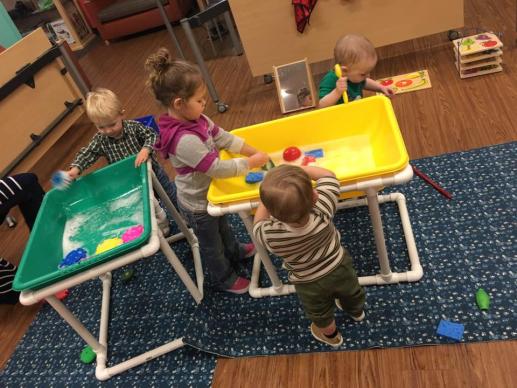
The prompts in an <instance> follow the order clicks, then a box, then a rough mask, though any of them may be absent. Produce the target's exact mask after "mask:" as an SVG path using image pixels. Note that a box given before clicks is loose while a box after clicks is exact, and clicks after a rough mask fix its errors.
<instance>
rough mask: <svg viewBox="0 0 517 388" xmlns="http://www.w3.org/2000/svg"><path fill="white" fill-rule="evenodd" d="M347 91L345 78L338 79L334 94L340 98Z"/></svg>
mask: <svg viewBox="0 0 517 388" xmlns="http://www.w3.org/2000/svg"><path fill="white" fill-rule="evenodd" d="M346 90H347V77H341V78H338V80H337V81H336V92H338V94H339V95H340V96H341V95H342V94H343V93H344V92H345V91H346Z"/></svg>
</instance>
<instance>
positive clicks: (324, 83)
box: [319, 70, 366, 104]
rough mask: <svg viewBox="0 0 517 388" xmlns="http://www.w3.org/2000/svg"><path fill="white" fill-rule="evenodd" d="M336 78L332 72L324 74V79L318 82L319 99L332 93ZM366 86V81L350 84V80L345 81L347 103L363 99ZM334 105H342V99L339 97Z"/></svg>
mask: <svg viewBox="0 0 517 388" xmlns="http://www.w3.org/2000/svg"><path fill="white" fill-rule="evenodd" d="M337 80H338V78H337V77H336V74H335V73H334V71H332V70H331V71H329V72H328V73H327V74H325V77H323V79H322V80H321V82H320V91H319V97H320V99H322V98H323V97H325V96H326V95H327V94H329V93H330V92H331V91H333V90H334V89H335V88H336V82H337ZM365 84H366V81H361V82H359V83H355V82H351V81H350V80H348V81H347V94H348V101H355V100H358V99H360V98H362V97H363V89H364V85H365ZM336 104H343V97H340V98H339V100H337V103H336Z"/></svg>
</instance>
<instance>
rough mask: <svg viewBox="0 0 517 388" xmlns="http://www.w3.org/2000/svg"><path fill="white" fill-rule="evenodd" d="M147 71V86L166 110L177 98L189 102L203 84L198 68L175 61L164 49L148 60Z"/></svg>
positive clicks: (181, 61) (146, 63) (184, 62)
mask: <svg viewBox="0 0 517 388" xmlns="http://www.w3.org/2000/svg"><path fill="white" fill-rule="evenodd" d="M145 69H146V70H147V71H148V72H149V77H148V78H147V82H146V83H147V86H148V87H149V88H150V89H151V91H152V92H153V94H154V97H155V98H156V99H157V100H158V101H159V102H160V103H161V104H162V105H163V106H164V107H166V108H169V107H170V106H171V104H172V102H173V101H174V99H175V98H178V97H179V98H181V99H183V100H188V99H189V98H190V97H192V96H193V95H194V94H195V92H196V90H197V89H198V88H199V87H200V86H201V85H202V84H203V77H202V76H201V72H200V71H199V69H198V68H197V66H195V65H193V64H191V63H189V62H187V61H183V60H174V59H173V58H172V57H171V54H170V53H169V50H167V49H166V48H164V47H162V48H160V49H159V50H158V51H157V52H156V53H154V54H151V55H150V56H149V57H148V58H147V60H146V61H145Z"/></svg>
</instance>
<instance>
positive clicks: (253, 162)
mask: <svg viewBox="0 0 517 388" xmlns="http://www.w3.org/2000/svg"><path fill="white" fill-rule="evenodd" d="M268 160H269V156H268V154H266V153H265V152H261V151H259V152H257V153H255V154H253V155H251V156H250V157H249V158H248V166H249V168H250V170H251V169H253V168H257V167H262V166H263V165H264V164H266V163H267V162H268Z"/></svg>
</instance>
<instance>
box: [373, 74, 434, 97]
mask: <svg viewBox="0 0 517 388" xmlns="http://www.w3.org/2000/svg"><path fill="white" fill-rule="evenodd" d="M377 82H379V83H380V84H381V85H383V86H389V87H391V89H392V90H393V92H394V94H400V93H407V92H414V91H416V90H422V89H427V88H430V87H431V79H430V78H429V73H428V72H427V70H419V71H415V72H413V73H408V74H402V75H396V76H394V77H388V78H382V79H379V80H377Z"/></svg>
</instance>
